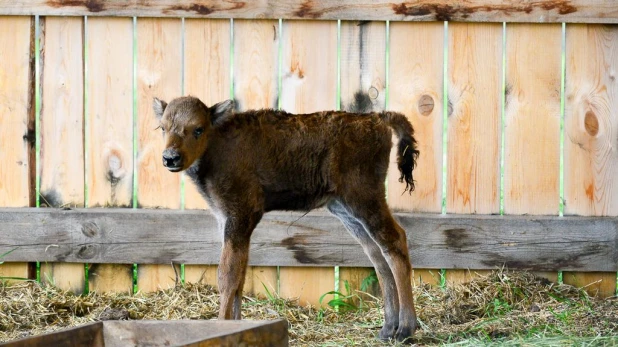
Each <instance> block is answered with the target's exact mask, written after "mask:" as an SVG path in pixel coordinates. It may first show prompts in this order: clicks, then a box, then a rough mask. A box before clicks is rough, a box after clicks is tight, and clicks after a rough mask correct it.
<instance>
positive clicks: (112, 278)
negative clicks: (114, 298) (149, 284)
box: [88, 264, 133, 294]
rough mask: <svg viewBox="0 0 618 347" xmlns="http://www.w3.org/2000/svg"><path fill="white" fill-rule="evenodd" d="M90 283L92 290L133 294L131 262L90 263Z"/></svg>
mask: <svg viewBox="0 0 618 347" xmlns="http://www.w3.org/2000/svg"><path fill="white" fill-rule="evenodd" d="M88 284H89V290H90V291H91V292H92V291H94V292H99V293H103V292H109V293H128V294H133V266H132V265H131V264H89V267H88Z"/></svg>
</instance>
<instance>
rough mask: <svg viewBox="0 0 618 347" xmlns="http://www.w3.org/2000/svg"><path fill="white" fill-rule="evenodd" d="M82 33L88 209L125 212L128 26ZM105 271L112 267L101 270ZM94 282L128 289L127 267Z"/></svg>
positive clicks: (129, 123)
mask: <svg viewBox="0 0 618 347" xmlns="http://www.w3.org/2000/svg"><path fill="white" fill-rule="evenodd" d="M86 30H87V37H86V45H87V58H86V67H87V71H88V72H87V75H86V82H85V83H86V87H87V93H86V97H87V106H86V121H87V122H88V124H87V126H86V132H85V136H86V148H87V152H86V153H87V154H86V156H87V157H86V187H87V189H88V198H87V206H88V207H95V206H105V207H107V206H114V207H130V206H132V205H133V170H134V169H133V21H132V20H131V19H130V18H88V22H87V25H86ZM102 129H104V131H102ZM88 230H90V229H88ZM116 232H117V231H116ZM106 266H111V265H101V266H100V267H103V268H104V267H106ZM106 276H111V277H106ZM96 282H97V283H96V284H95V286H94V288H99V290H103V289H105V288H116V287H121V288H126V287H130V286H131V285H132V283H133V277H132V269H131V265H125V269H124V270H123V271H121V270H120V269H119V268H118V266H114V267H113V268H110V269H107V270H105V269H99V271H98V276H97V277H96ZM105 282H110V284H105Z"/></svg>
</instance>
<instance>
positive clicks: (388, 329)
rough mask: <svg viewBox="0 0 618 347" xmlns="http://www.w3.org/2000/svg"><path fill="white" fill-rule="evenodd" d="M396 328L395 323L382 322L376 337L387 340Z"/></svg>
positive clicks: (391, 336) (392, 335) (393, 334)
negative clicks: (382, 324)
mask: <svg viewBox="0 0 618 347" xmlns="http://www.w3.org/2000/svg"><path fill="white" fill-rule="evenodd" d="M396 330H397V326H396V325H395V324H384V326H382V329H380V333H379V334H378V337H379V338H380V340H382V341H388V340H390V339H392V338H393V337H395V331H396Z"/></svg>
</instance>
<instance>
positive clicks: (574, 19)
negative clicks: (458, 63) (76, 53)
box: [0, 0, 618, 23]
mask: <svg viewBox="0 0 618 347" xmlns="http://www.w3.org/2000/svg"><path fill="white" fill-rule="evenodd" d="M0 14H5V15H37V14H38V15H44V16H138V17H204V18H275V19H278V18H283V19H343V20H391V21H434V20H438V21H444V20H448V21H466V22H535V23H539V22H540V23H544V22H554V23H555V22H568V23H618V2H616V1H614V0H539V1H528V0H527V1H512V0H502V1H500V0H473V1H470V0H455V1H447V0H417V1H404V2H400V1H386V0H360V1H357V0H313V1H308V0H261V1H236V0H231V1H214V0H202V1H199V0H152V1H136V0H19V1H14V0H0Z"/></svg>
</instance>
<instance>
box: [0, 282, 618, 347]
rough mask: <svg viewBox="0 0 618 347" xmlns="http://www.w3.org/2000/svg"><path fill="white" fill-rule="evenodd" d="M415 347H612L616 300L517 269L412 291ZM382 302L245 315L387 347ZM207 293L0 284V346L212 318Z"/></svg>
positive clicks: (278, 307)
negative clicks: (96, 329) (112, 325)
mask: <svg viewBox="0 0 618 347" xmlns="http://www.w3.org/2000/svg"><path fill="white" fill-rule="evenodd" d="M415 298H416V307H417V312H418V314H419V321H420V324H421V328H420V329H419V331H418V332H417V334H416V335H415V340H414V342H415V343H416V344H418V345H435V344H445V343H453V344H456V345H458V346H460V345H479V344H485V345H491V344H501V345H504V344H516V345H521V344H524V345H527V344H530V345H565V344H566V345H571V344H578V345H581V344H589V343H591V344H595V345H598V344H601V345H618V300H617V299H616V298H610V299H606V300H599V299H594V298H590V297H588V295H587V294H586V293H585V292H584V291H581V290H578V289H575V288H573V287H571V286H568V285H557V284H552V283H550V282H548V281H546V280H543V279H540V278H536V277H535V276H534V275H532V274H529V273H525V272H507V271H496V272H493V273H491V274H490V275H487V276H482V277H479V278H476V279H474V280H473V281H472V282H470V283H468V284H465V285H453V286H450V287H448V288H444V289H442V288H437V287H432V286H429V285H425V286H420V287H417V288H415ZM380 305H381V303H380V302H379V300H378V301H374V302H363V305H362V307H363V308H362V309H353V310H349V311H347V312H335V311H334V310H332V309H330V308H328V309H324V310H320V309H316V308H314V307H299V306H298V305H296V304H295V302H294V301H292V300H284V299H280V298H270V299H256V298H253V297H247V298H246V300H245V302H244V304H243V314H244V318H246V319H274V318H285V319H287V320H288V322H289V323H290V330H289V333H290V345H292V346H318V345H319V346H352V345H354V346H376V345H384V346H389V345H392V344H389V343H380V342H379V341H377V340H376V338H375V336H376V335H377V333H378V331H379V329H380V327H381V319H382V312H381V310H380V308H379V307H380ZM217 309H218V295H217V293H216V291H215V289H214V288H212V287H210V286H206V285H200V284H186V285H184V286H179V287H178V288H175V289H170V290H165V291H158V292H156V293H150V294H140V295H133V296H131V295H128V294H97V293H91V294H89V295H85V296H79V295H74V294H72V293H69V292H66V291H61V290H58V289H57V288H54V287H50V286H42V285H40V284H38V283H34V282H22V283H18V284H14V285H10V286H9V285H3V286H0V341H8V340H12V339H15V338H20V337H25V336H29V335H32V334H40V333H43V332H47V331H52V330H57V329H61V328H66V327H70V326H76V325H80V324H84V323H87V322H91V321H95V320H99V319H167V320H169V319H215V318H216V316H217Z"/></svg>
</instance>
